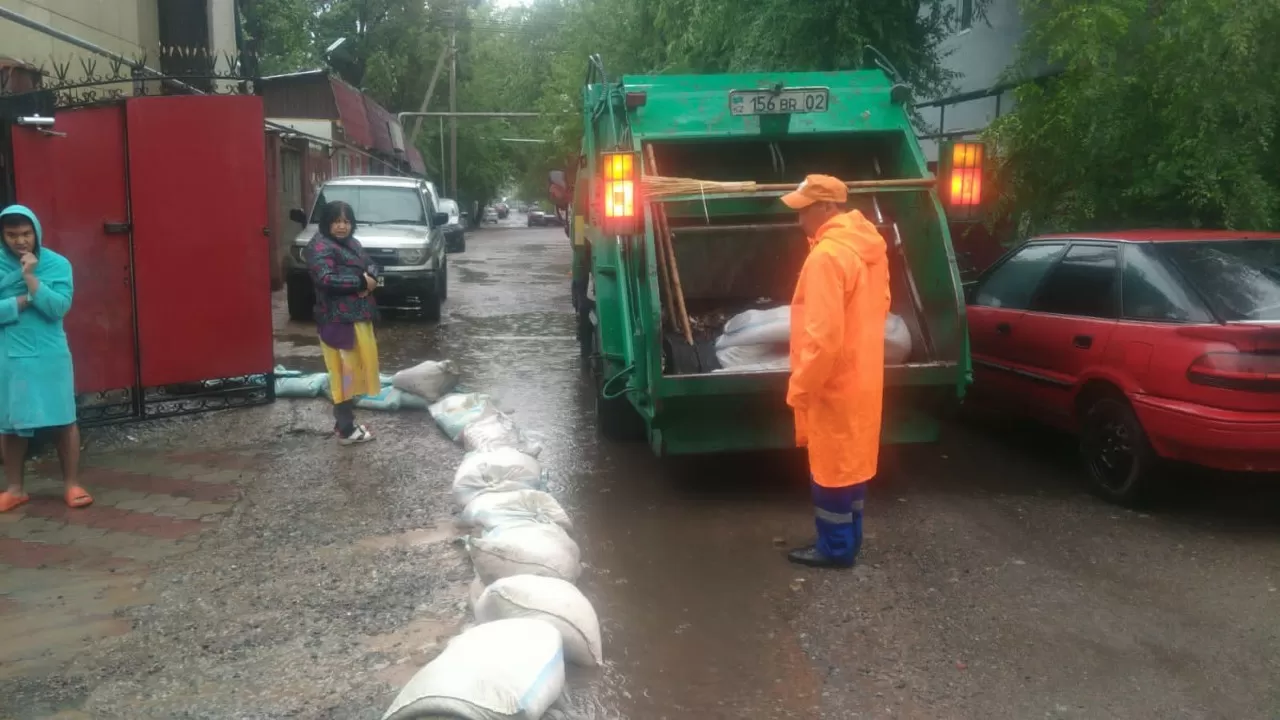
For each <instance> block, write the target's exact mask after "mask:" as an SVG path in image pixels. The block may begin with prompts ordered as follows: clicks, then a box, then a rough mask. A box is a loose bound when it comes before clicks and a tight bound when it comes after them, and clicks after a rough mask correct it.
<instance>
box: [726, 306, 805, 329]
mask: <svg viewBox="0 0 1280 720" xmlns="http://www.w3.org/2000/svg"><path fill="white" fill-rule="evenodd" d="M779 321H785V322H787V323H790V322H791V306H790V305H779V306H778V307H775V308H769V309H768V310H746V311H743V312H740V313H738V314H737V315H734V316H733V317H731V318H729V321H728V322H726V323H725V324H724V332H725V334H727V335H732V334H734V333H737V332H740V331H742V330H746V329H747V328H752V327H761V326H764V325H771V324H773V323H776V322H779Z"/></svg>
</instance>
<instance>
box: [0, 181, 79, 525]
mask: <svg viewBox="0 0 1280 720" xmlns="http://www.w3.org/2000/svg"><path fill="white" fill-rule="evenodd" d="M0 232H3V234H4V248H3V250H0V450H3V452H4V474H5V480H6V481H7V485H8V487H7V489H6V490H5V491H4V492H3V493H0V512H6V511H9V510H12V509H14V508H16V507H18V506H19V505H22V504H23V503H25V502H26V501H27V499H28V497H27V494H26V491H25V490H23V486H22V480H23V477H22V473H23V466H24V460H25V459H26V453H27V442H28V440H29V439H30V438H31V437H32V436H33V435H34V434H35V431H36V430H42V429H51V430H52V431H53V433H54V434H55V436H56V438H57V447H58V459H59V460H60V461H61V463H62V476H63V480H64V482H65V483H66V494H65V497H64V499H65V501H66V503H67V505H69V506H71V507H84V506H85V505H88V504H89V503H91V502H93V498H91V497H89V494H88V493H86V492H85V491H84V488H82V487H80V484H79V466H80V430H79V428H78V426H77V425H76V395H75V374H74V371H73V368H72V364H71V349H70V348H69V347H68V346H67V334H66V332H64V331H63V329H62V318H63V317H64V316H65V315H66V314H67V311H68V310H70V309H71V296H72V289H73V283H72V278H71V263H70V262H68V261H67V259H66V258H64V257H63V256H61V255H59V254H58V253H56V252H54V251H52V250H50V249H49V248H47V247H42V245H41V241H42V237H41V235H42V233H41V229H40V220H39V219H37V218H36V215H35V213H33V212H31V210H29V209H27V208H25V207H23V206H21V205H10V206H9V207H7V208H5V209H4V210H0Z"/></svg>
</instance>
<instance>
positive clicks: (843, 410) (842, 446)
mask: <svg viewBox="0 0 1280 720" xmlns="http://www.w3.org/2000/svg"><path fill="white" fill-rule="evenodd" d="M848 199H849V196H848V190H847V189H846V187H845V184H844V183H843V182H841V181H840V180H837V179H836V178H833V177H830V176H827V175H810V176H808V177H807V178H805V181H804V182H803V183H801V184H800V187H799V188H797V189H796V190H795V191H794V192H791V193H788V194H787V195H784V196H783V197H782V202H783V203H785V204H786V205H787V207H789V208H791V209H792V210H796V211H798V212H799V213H800V226H801V228H803V229H804V232H805V235H806V236H808V238H809V248H810V249H809V257H808V258H807V259H806V260H805V263H804V269H803V270H801V271H800V281H799V283H798V284H797V286H796V293H795V297H794V299H793V300H792V301H791V382H790V385H789V387H788V389H787V404H788V405H790V406H791V407H792V408H793V409H794V410H795V418H796V442H797V444H799V445H800V446H801V447H808V449H809V471H810V473H811V485H812V491H813V504H814V514H815V521H816V525H817V529H818V539H817V543H815V544H814V545H810V546H808V547H805V548H801V549H798V550H793V551H791V552H790V553H789V554H788V558H789V559H790V560H791V561H792V562H795V563H799V564H801V565H808V566H812V567H849V566H852V565H853V563H854V560H855V559H856V558H857V556H858V550H859V548H860V547H861V546H862V507H863V502H864V500H865V498H866V482H867V481H868V480H870V479H871V478H872V477H873V476H874V475H875V474H876V463H877V461H878V460H879V453H880V414H881V405H882V401H883V393H884V324H885V320H886V318H887V316H888V313H889V266H888V253H887V251H886V247H885V241H884V238H883V237H882V236H881V235H880V233H879V232H878V231H877V230H876V227H875V225H873V224H871V222H870V221H868V220H867V219H866V218H865V217H863V215H862V213H860V212H858V211H857V210H854V211H852V212H846V210H845V207H844V206H845V204H846V203H847V202H848Z"/></svg>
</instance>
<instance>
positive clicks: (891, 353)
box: [716, 305, 911, 372]
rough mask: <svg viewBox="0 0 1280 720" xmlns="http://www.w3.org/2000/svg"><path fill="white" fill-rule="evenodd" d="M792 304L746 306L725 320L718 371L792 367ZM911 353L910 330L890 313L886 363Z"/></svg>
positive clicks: (718, 346) (897, 362) (896, 362)
mask: <svg viewBox="0 0 1280 720" xmlns="http://www.w3.org/2000/svg"><path fill="white" fill-rule="evenodd" d="M790 342H791V306H790V305H780V306H778V307H775V308H770V309H768V310H747V311H745V312H741V313H738V314H737V315H734V316H733V317H732V318H729V321H728V322H726V323H725V325H724V330H723V332H722V333H721V334H720V336H719V337H717V338H716V360H718V361H719V362H720V368H719V369H718V370H717V371H716V372H758V371H764V370H790V369H791V358H790ZM910 355H911V331H910V330H909V329H908V328H907V324H906V322H905V321H903V319H902V318H901V317H900V316H898V315H896V314H894V313H889V316H888V317H887V318H885V323H884V363H885V365H900V364H902V363H903V362H906V360H907V358H908V357H910Z"/></svg>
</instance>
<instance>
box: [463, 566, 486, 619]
mask: <svg viewBox="0 0 1280 720" xmlns="http://www.w3.org/2000/svg"><path fill="white" fill-rule="evenodd" d="M484 590H485V584H484V581H483V580H481V579H480V576H479V575H477V576H476V577H475V579H474V580H472V581H471V590H470V592H468V593H467V601H468V602H469V603H470V604H471V612H473V613H474V612H475V611H476V603H478V602H480V596H481V595H483V594H484Z"/></svg>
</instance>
